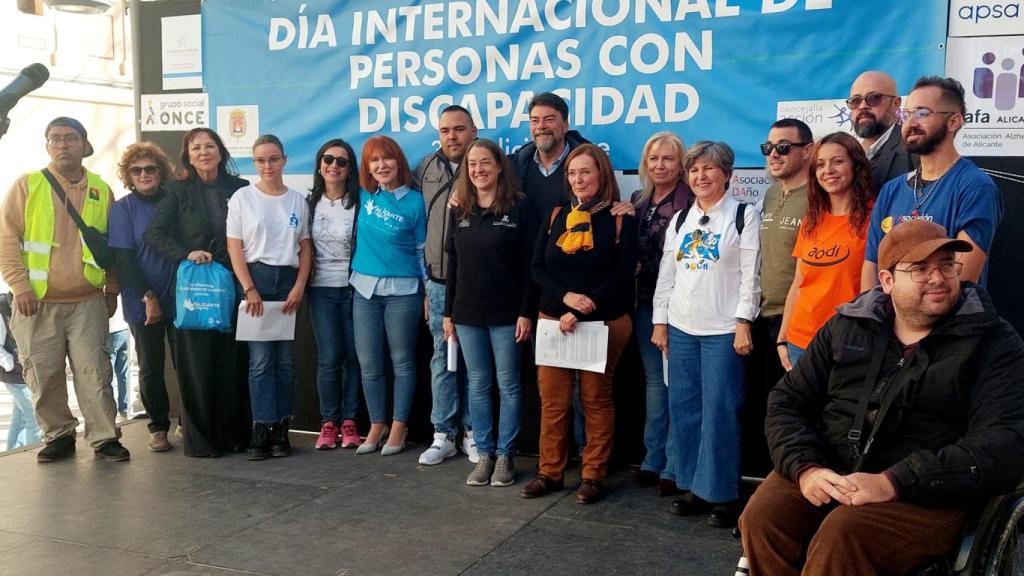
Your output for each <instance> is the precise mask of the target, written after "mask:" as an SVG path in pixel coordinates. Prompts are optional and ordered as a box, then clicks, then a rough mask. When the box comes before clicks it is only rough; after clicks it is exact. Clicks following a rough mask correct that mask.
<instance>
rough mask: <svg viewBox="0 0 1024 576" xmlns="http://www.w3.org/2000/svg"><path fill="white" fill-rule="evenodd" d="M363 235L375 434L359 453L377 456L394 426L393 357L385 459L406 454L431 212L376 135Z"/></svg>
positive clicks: (369, 400)
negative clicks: (388, 376)
mask: <svg viewBox="0 0 1024 576" xmlns="http://www.w3.org/2000/svg"><path fill="white" fill-rule="evenodd" d="M359 183H360V184H362V186H363V190H362V191H360V193H359V207H360V208H359V209H360V214H359V231H358V232H357V241H356V249H355V255H354V256H353V258H352V276H351V278H350V279H349V282H350V283H351V284H352V287H353V288H355V294H354V295H353V302H352V321H353V322H355V325H356V326H358V327H359V329H358V330H357V331H356V335H355V336H356V338H355V340H356V353H357V355H358V356H359V367H360V369H361V371H362V374H363V395H364V396H366V408H367V411H368V412H369V413H370V433H369V434H367V435H366V441H365V442H363V443H362V444H361V445H360V446H359V448H358V449H356V454H371V453H373V452H375V451H376V450H377V448H378V447H380V445H381V443H382V442H383V441H384V432H385V430H386V428H387V426H386V423H387V396H388V394H387V382H386V380H385V378H384V372H385V364H384V359H385V357H386V355H385V352H384V346H385V345H387V347H388V351H389V352H390V354H391V365H392V368H393V372H394V376H395V393H394V411H393V414H392V423H391V434H390V435H389V436H388V438H387V443H386V444H384V446H383V447H382V448H381V455H382V456H390V455H392V454H398V453H399V452H401V451H402V450H405V435H406V431H407V430H408V428H407V426H408V422H409V409H410V408H411V406H412V396H413V392H414V391H415V388H416V337H417V336H418V335H419V330H420V322H421V321H422V318H423V312H424V309H423V282H424V281H425V280H426V278H427V269H426V264H425V262H424V260H423V247H424V245H425V243H426V241H427V214H426V212H427V211H426V207H425V206H424V204H423V195H422V194H420V193H419V191H417V190H414V189H413V188H411V186H412V171H411V170H410V169H409V163H408V162H407V161H406V159H405V154H403V153H402V149H401V148H400V147H399V146H398V143H397V142H395V141H394V140H392V139H391V138H388V137H387V136H374V137H372V138H370V139H369V140H367V141H366V144H364V145H363V153H362V160H361V162H360V167H359Z"/></svg>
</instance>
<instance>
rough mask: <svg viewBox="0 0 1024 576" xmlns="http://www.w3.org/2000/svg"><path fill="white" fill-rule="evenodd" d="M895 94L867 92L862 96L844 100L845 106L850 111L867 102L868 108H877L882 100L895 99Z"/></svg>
mask: <svg viewBox="0 0 1024 576" xmlns="http://www.w3.org/2000/svg"><path fill="white" fill-rule="evenodd" d="M895 97H896V95H895V94H882V93H881V92H868V93H867V94H865V95H863V96H860V95H858V96H850V97H849V98H847V99H846V105H847V106H849V107H850V109H851V110H853V109H854V108H860V105H861V103H863V102H867V103H868V106H872V107H874V106H878V105H879V104H881V103H882V98H895Z"/></svg>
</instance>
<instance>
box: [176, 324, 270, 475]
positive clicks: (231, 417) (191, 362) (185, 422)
mask: <svg viewBox="0 0 1024 576" xmlns="http://www.w3.org/2000/svg"><path fill="white" fill-rule="evenodd" d="M176 352H177V368H178V387H179V388H180V390H181V429H182V434H183V435H184V444H185V455H186V456H214V455H216V454H219V453H222V452H226V451H229V450H230V451H234V450H240V449H242V448H244V447H245V446H246V444H248V441H249V433H250V431H251V428H252V415H251V414H252V413H251V412H250V409H249V386H248V383H247V382H248V370H247V368H248V364H249V354H248V351H247V350H246V344H245V342H242V343H239V342H236V341H235V333H234V332H233V331H232V332H228V333H222V332H217V331H215V330H178V331H177V348H176Z"/></svg>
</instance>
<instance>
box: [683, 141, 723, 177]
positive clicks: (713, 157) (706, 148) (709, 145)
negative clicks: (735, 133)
mask: <svg viewBox="0 0 1024 576" xmlns="http://www.w3.org/2000/svg"><path fill="white" fill-rule="evenodd" d="M697 160H707V161H708V162H711V163H712V164H716V165H717V166H718V167H719V168H721V169H722V172H725V173H726V174H732V165H733V162H735V161H736V154H734V153H733V151H732V148H730V147H729V145H728V144H726V143H725V142H711V141H709V140H701V141H700V142H697V143H695V144H694V145H693V146H690V149H689V150H687V151H686V157H685V158H684V159H683V170H686V171H687V172H689V171H690V168H692V167H693V165H694V164H696V163H697Z"/></svg>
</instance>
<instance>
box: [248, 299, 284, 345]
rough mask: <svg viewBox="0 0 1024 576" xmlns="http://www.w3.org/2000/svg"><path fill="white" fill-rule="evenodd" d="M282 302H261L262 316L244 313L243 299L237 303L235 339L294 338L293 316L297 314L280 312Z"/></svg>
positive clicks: (249, 340) (282, 306) (271, 339)
mask: <svg viewBox="0 0 1024 576" xmlns="http://www.w3.org/2000/svg"><path fill="white" fill-rule="evenodd" d="M282 308H284V302H266V301H264V302H263V316H260V317H259V318H257V317H255V316H251V315H249V314H246V312H245V300H242V301H241V302H240V303H239V304H238V329H237V330H236V331H235V340H238V341H239V342H274V341H278V340H295V317H296V316H297V314H296V313H295V312H292V313H291V314H285V313H283V312H281V309H282Z"/></svg>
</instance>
